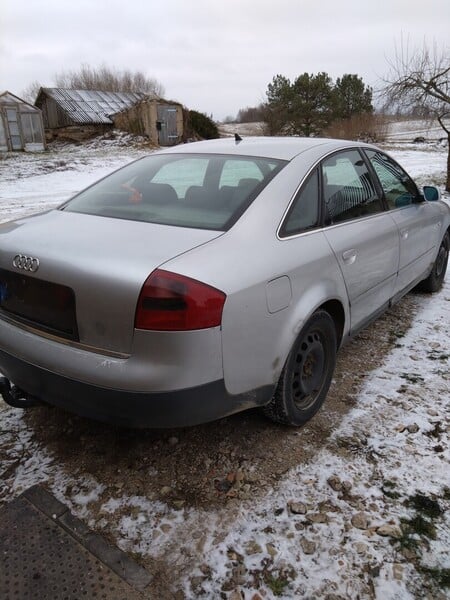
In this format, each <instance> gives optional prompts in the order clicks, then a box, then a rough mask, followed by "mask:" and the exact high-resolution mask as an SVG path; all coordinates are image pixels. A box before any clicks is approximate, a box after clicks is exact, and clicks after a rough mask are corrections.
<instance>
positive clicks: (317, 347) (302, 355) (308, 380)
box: [263, 310, 337, 427]
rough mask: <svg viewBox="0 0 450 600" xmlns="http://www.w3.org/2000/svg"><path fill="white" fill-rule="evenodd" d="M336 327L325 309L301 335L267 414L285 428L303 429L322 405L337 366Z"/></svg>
mask: <svg viewBox="0 0 450 600" xmlns="http://www.w3.org/2000/svg"><path fill="white" fill-rule="evenodd" d="M336 348H337V341H336V327H335V324H334V321H333V319H332V318H331V317H330V315H329V314H328V313H327V312H326V311H324V310H318V311H317V312H315V313H314V314H313V315H312V317H311V318H310V319H309V321H308V322H307V323H306V325H305V326H304V327H303V329H302V331H301V332H300V335H299V336H298V338H297V340H296V342H295V344H294V346H293V348H292V350H291V352H290V353H289V356H288V358H287V361H286V364H285V365H284V368H283V371H282V372H281V375H280V379H279V381H278V385H277V388H276V390H275V393H274V395H273V397H272V399H271V401H270V402H269V404H267V405H266V406H264V407H263V412H264V414H265V415H266V416H267V417H269V418H270V419H272V421H275V422H276V423H281V424H283V425H293V426H296V427H298V426H300V425H303V424H304V423H306V422H307V421H309V419H311V417H313V416H314V415H315V414H316V412H317V411H318V410H319V408H320V407H321V406H322V404H323V402H324V400H325V398H326V395H327V393H328V389H329V387H330V384H331V379H332V377H333V372H334V367H335V364H336Z"/></svg>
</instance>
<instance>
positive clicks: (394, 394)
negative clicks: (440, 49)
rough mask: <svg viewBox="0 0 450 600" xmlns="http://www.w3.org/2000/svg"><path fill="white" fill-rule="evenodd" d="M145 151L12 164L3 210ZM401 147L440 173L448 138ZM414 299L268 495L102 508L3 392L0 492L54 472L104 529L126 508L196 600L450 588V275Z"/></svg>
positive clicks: (140, 536) (391, 597) (123, 539)
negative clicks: (338, 415) (333, 418)
mask: <svg viewBox="0 0 450 600" xmlns="http://www.w3.org/2000/svg"><path fill="white" fill-rule="evenodd" d="M142 153H143V151H142V150H135V149H130V148H127V147H125V148H117V147H115V148H114V150H112V149H111V151H108V150H107V149H106V150H105V148H104V147H101V148H91V149H88V150H87V151H86V150H84V151H83V149H82V148H77V149H76V150H74V151H73V150H70V151H60V152H58V153H52V154H50V155H45V156H40V157H36V156H31V155H30V156H24V155H18V158H15V157H14V158H13V159H11V160H8V161H3V163H1V164H0V174H1V176H2V179H1V185H0V199H1V203H2V204H1V217H0V220H2V221H5V220H7V219H9V218H12V217H14V218H15V217H19V216H22V215H25V214H28V213H29V212H32V211H33V210H35V209H37V208H39V209H46V208H52V207H53V206H55V205H56V204H58V203H60V202H61V201H62V200H64V199H65V198H67V197H68V196H70V195H71V194H73V193H74V192H76V191H78V190H79V189H80V188H82V187H84V186H85V185H87V184H89V183H90V182H91V181H94V180H95V179H98V178H99V177H100V176H102V175H104V174H105V173H106V172H108V171H111V170H112V169H114V168H116V167H118V166H120V165H121V164H123V163H126V162H128V161H129V160H132V159H133V158H136V157H138V156H139V155H141V154H142ZM391 153H392V154H393V155H394V156H395V157H396V158H397V159H398V160H399V162H400V163H401V164H403V165H404V166H405V168H406V169H407V170H408V171H409V173H410V174H411V175H412V176H414V177H417V178H418V179H419V181H420V183H425V180H426V178H427V177H428V178H429V179H431V180H434V179H435V178H437V179H439V178H440V180H442V172H443V169H444V166H445V161H446V154H445V152H444V151H443V150H442V149H441V150H440V149H439V148H438V149H437V150H436V149H431V148H428V149H421V150H413V149H404V150H398V149H393V150H392V149H391ZM21 160H22V161H24V162H23V163H21V162H20V161H21ZM417 304H418V314H417V317H416V319H415V321H414V323H413V326H412V327H411V329H410V330H409V331H408V333H407V334H406V335H405V336H404V337H400V338H399V339H398V342H397V344H396V347H395V349H394V350H393V351H392V352H391V353H390V355H389V356H387V357H386V360H385V362H384V364H383V365H382V366H381V367H380V368H379V369H377V370H376V371H375V372H372V373H371V374H370V375H369V377H368V379H367V380H366V384H365V386H364V388H363V390H362V392H361V393H360V395H359V398H358V402H357V405H356V408H354V409H353V410H351V412H350V413H349V414H348V416H347V417H345V418H344V420H343V421H342V422H341V423H340V424H339V425H338V426H337V428H336V430H335V432H334V434H333V435H332V436H331V438H330V439H329V440H327V441H326V442H324V444H323V446H322V447H321V450H320V451H319V453H318V454H317V455H316V457H315V459H314V460H311V461H309V462H308V463H307V464H303V465H301V466H299V467H297V468H295V469H293V470H292V471H290V472H288V473H287V474H286V475H285V477H284V478H283V479H282V480H281V481H279V482H277V483H276V484H274V487H273V489H272V490H271V491H270V492H269V493H268V494H267V495H266V496H265V497H262V498H253V499H248V500H242V501H239V502H235V503H230V505H229V506H223V507H222V508H220V509H218V508H214V509H210V510H208V509H201V510H194V509H192V508H185V507H180V508H179V509H178V510H177V509H176V508H174V507H172V506H169V505H168V504H165V503H164V502H161V501H154V500H152V499H150V498H146V497H142V496H129V495H127V493H126V490H118V492H117V495H116V496H115V497H111V498H110V499H109V500H107V501H106V502H104V503H103V505H102V507H101V510H100V511H94V509H93V507H94V506H95V503H96V501H98V499H99V498H100V497H101V494H102V491H103V488H102V485H101V484H100V483H99V482H98V481H96V479H95V477H94V476H93V475H82V476H80V475H79V474H78V473H77V472H72V473H68V472H66V471H65V470H64V468H63V467H62V466H61V465H60V463H59V462H58V460H57V457H55V456H53V455H50V454H49V453H48V452H47V450H46V449H45V447H43V446H42V445H41V444H40V443H39V441H37V440H36V439H35V438H34V436H33V431H32V430H31V429H30V428H28V427H27V425H26V423H25V421H24V419H23V418H22V415H21V412H20V411H18V410H14V409H11V408H9V407H6V405H4V404H3V403H2V404H1V406H0V416H1V420H0V450H1V451H2V452H3V455H4V456H6V458H5V460H4V461H3V462H2V464H1V474H0V491H1V496H2V497H3V498H4V499H7V498H13V497H15V496H17V494H19V493H20V492H21V491H23V490H24V489H25V488H27V487H29V486H31V485H34V484H36V483H45V485H47V486H48V487H49V488H50V489H51V490H52V491H53V493H55V495H56V496H57V497H58V498H59V499H61V500H62V501H63V502H65V503H67V504H68V505H69V506H70V507H71V508H72V510H73V511H74V512H75V513H76V514H78V515H79V516H80V517H82V518H84V519H85V520H86V521H87V522H88V523H89V524H90V525H91V526H92V527H95V528H96V529H100V530H101V529H102V527H103V526H104V524H105V522H106V518H107V517H108V518H109V519H110V518H111V517H115V524H114V527H113V530H114V536H115V540H116V543H117V544H118V545H119V546H120V547H121V548H122V549H124V550H125V551H129V552H134V553H137V554H138V555H141V556H143V557H146V556H151V557H155V558H158V557H160V556H161V555H163V554H164V555H165V556H166V557H167V556H170V557H171V560H172V561H173V565H174V568H175V566H176V567H177V573H179V574H180V575H179V581H178V582H177V584H176V588H178V589H179V590H180V589H182V590H184V594H185V596H184V597H186V598H205V599H210V598H218V597H220V596H221V595H222V597H224V598H231V599H232V600H237V599H239V598H241V599H242V598H244V599H245V600H250V599H251V600H258V599H259V600H261V599H262V598H264V599H266V600H268V599H272V598H275V597H281V598H328V600H338V599H344V598H345V599H354V598H358V597H359V598H374V599H376V600H409V599H412V598H429V599H430V600H431V599H433V600H441V599H442V600H443V599H444V598H448V597H449V596H448V585H449V573H450V553H449V548H450V511H449V508H450V468H449V460H450V446H449V439H448V431H449V429H450V418H449V417H450V416H449V410H448V408H449V398H450V369H449V364H450V350H449V339H450V275H448V276H447V282H446V284H445V286H444V288H443V289H442V291H441V292H439V293H438V294H435V295H434V296H433V297H429V296H418V297H417ZM17 465H18V466H17ZM11 469H12V470H15V474H14V479H13V480H12V484H10V487H9V488H8V489H5V485H4V483H3V482H4V481H6V480H7V479H8V474H10V472H11ZM148 476H151V473H149V474H148ZM250 476H251V473H248V474H246V477H248V478H249V477H250ZM233 485H239V478H236V479H235V481H234V484H233ZM183 565H184V566H183ZM445 586H447V587H445Z"/></svg>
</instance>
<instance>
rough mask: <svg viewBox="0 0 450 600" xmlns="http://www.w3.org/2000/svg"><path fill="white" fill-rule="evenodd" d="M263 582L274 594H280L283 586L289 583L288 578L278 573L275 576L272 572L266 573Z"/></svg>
mask: <svg viewBox="0 0 450 600" xmlns="http://www.w3.org/2000/svg"><path fill="white" fill-rule="evenodd" d="M265 582H266V584H267V585H268V586H269V587H270V589H271V590H272V593H273V595H274V596H281V595H282V593H283V592H284V588H285V587H286V586H287V585H288V584H289V580H288V579H286V578H285V577H282V576H280V575H279V576H278V577H276V576H275V575H273V574H272V573H267V575H266V577H265Z"/></svg>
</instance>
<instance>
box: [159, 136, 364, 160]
mask: <svg viewBox="0 0 450 600" xmlns="http://www.w3.org/2000/svg"><path fill="white" fill-rule="evenodd" d="M362 145H367V144H361V143H358V142H349V141H345V140H333V139H329V138H302V137H262V136H260V137H243V138H242V140H239V141H236V140H235V139H234V137H230V138H222V139H217V140H206V141H204V142H192V143H189V144H182V145H179V146H172V147H171V148H166V149H164V150H162V152H164V153H175V154H185V153H189V154H191V153H195V154H235V155H238V156H260V157H264V158H275V159H281V160H291V159H292V158H294V156H297V155H298V154H301V153H302V152H305V151H306V150H310V149H311V148H316V147H318V146H323V152H324V154H326V153H328V152H332V151H333V150H338V149H339V148H346V147H349V146H352V147H355V146H362Z"/></svg>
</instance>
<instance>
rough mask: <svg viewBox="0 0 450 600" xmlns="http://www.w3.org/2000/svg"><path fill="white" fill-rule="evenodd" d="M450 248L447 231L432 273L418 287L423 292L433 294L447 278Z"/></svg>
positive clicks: (449, 238)
mask: <svg viewBox="0 0 450 600" xmlns="http://www.w3.org/2000/svg"><path fill="white" fill-rule="evenodd" d="M449 248H450V236H449V234H448V233H446V234H445V235H444V237H443V239H442V242H441V245H440V246H439V252H438V255H437V257H436V260H435V261H434V264H433V268H432V269H431V273H430V274H429V275H428V277H427V278H426V279H424V280H423V281H421V282H420V283H419V285H418V286H417V289H418V290H420V291H421V292H427V293H429V294H432V293H433V292H438V291H439V290H440V289H441V287H442V284H443V282H444V278H445V272H446V270H447V264H448V253H449Z"/></svg>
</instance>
